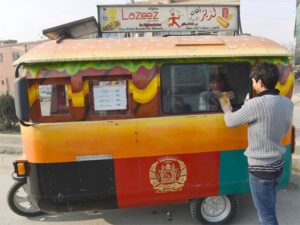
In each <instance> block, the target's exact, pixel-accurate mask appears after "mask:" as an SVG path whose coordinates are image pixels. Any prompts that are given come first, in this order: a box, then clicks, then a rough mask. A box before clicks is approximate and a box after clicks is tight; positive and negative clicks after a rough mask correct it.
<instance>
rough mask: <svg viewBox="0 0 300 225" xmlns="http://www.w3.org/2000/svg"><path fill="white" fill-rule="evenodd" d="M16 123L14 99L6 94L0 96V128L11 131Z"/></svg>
mask: <svg viewBox="0 0 300 225" xmlns="http://www.w3.org/2000/svg"><path fill="white" fill-rule="evenodd" d="M17 123H18V119H17V117H16V110H15V103H14V98H13V97H12V96H11V95H10V94H8V93H6V94H4V95H3V94H2V95H0V127H2V129H13V128H14V127H16V126H18V124H17Z"/></svg>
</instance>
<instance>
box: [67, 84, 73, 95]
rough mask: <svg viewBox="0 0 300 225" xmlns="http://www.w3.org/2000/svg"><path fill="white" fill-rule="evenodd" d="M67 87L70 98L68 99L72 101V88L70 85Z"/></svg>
mask: <svg viewBox="0 0 300 225" xmlns="http://www.w3.org/2000/svg"><path fill="white" fill-rule="evenodd" d="M66 87H67V96H68V99H72V87H71V85H70V84H68V85H66Z"/></svg>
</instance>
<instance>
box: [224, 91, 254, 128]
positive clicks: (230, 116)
mask: <svg viewBox="0 0 300 225" xmlns="http://www.w3.org/2000/svg"><path fill="white" fill-rule="evenodd" d="M220 105H221V108H222V110H223V111H224V113H225V116H224V120H225V123H226V126H227V127H237V126H239V125H242V124H246V123H250V122H252V121H254V119H253V118H251V112H250V107H249V103H248V102H246V103H245V104H244V105H243V106H242V107H241V108H240V109H239V110H238V111H236V112H232V107H231V104H230V101H229V99H228V97H227V98H226V97H224V96H223V97H222V98H221V99H220Z"/></svg>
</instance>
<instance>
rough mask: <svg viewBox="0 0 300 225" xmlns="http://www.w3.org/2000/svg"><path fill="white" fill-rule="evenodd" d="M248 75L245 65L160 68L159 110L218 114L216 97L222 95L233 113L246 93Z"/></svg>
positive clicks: (179, 65)
mask: <svg viewBox="0 0 300 225" xmlns="http://www.w3.org/2000/svg"><path fill="white" fill-rule="evenodd" d="M249 73H250V64H248V63H211V64H209V63H201V64H174V65H164V66H163V67H162V71H161V74H162V76H161V80H162V82H161V83H162V110H163V112H164V113H167V114H188V113H196V112H222V109H221V107H220V104H219V97H220V95H221V94H222V93H224V92H226V93H227V94H228V95H229V97H230V101H231V104H232V106H233V109H234V110H237V109H239V108H240V107H241V106H242V105H243V104H244V100H245V98H246V96H247V94H248V93H249Z"/></svg>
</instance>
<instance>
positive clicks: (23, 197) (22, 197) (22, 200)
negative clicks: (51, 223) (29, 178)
mask: <svg viewBox="0 0 300 225" xmlns="http://www.w3.org/2000/svg"><path fill="white" fill-rule="evenodd" d="M27 186H28V185H27V182H26V179H23V180H20V181H17V182H15V183H14V184H13V185H12V186H11V188H10V189H9V191H8V195H7V202H8V206H9V207H10V209H11V210H12V211H13V212H14V213H16V214H18V215H20V216H26V217H34V216H40V215H42V214H44V212H42V211H41V210H39V209H38V208H36V207H35V206H33V205H32V204H31V202H30V201H29V200H28V194H27V192H26V190H27Z"/></svg>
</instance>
